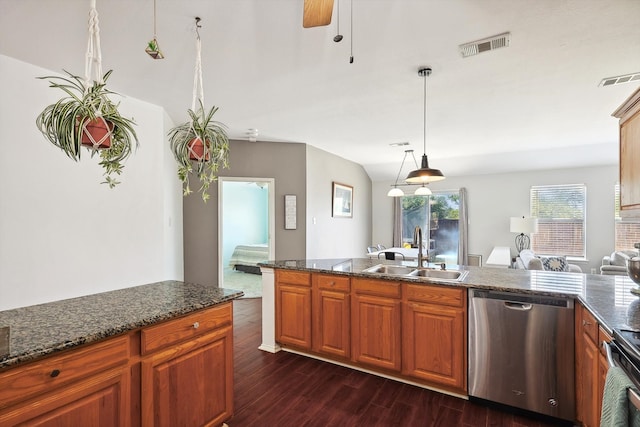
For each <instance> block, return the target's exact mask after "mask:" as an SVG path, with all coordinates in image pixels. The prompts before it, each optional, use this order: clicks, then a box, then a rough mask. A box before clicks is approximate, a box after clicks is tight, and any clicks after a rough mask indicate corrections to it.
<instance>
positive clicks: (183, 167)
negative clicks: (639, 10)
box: [169, 100, 229, 203]
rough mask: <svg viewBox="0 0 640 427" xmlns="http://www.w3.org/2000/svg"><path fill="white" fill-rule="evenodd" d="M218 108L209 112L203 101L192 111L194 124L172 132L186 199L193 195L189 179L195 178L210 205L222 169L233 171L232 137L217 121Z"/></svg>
mask: <svg viewBox="0 0 640 427" xmlns="http://www.w3.org/2000/svg"><path fill="white" fill-rule="evenodd" d="M216 111H218V107H215V106H214V107H212V108H211V109H210V110H209V111H206V110H205V109H204V105H203V104H202V101H201V100H199V108H198V109H197V110H196V111H194V110H188V113H189V118H190V120H189V121H187V122H185V123H182V124H180V125H178V126H176V127H174V128H172V129H171V130H170V131H169V144H170V146H171V151H172V152H173V155H174V157H175V159H176V161H177V162H178V178H179V179H180V181H182V183H183V193H184V195H185V196H187V195H189V194H191V193H192V191H191V188H190V187H189V175H190V174H192V173H193V174H195V175H196V176H197V177H198V180H199V181H200V189H199V190H198V192H200V193H201V195H202V200H203V201H204V202H205V203H206V201H207V200H208V199H209V193H208V190H209V186H210V184H211V183H212V182H213V181H215V180H216V179H218V176H217V174H218V169H219V168H220V166H222V167H224V168H228V167H229V137H228V135H227V131H226V127H225V125H224V124H222V123H220V122H217V121H215V120H213V115H214V114H215V113H216Z"/></svg>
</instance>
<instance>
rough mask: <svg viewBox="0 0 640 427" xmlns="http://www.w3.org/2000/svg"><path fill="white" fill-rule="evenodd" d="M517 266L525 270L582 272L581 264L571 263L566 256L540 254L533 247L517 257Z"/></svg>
mask: <svg viewBox="0 0 640 427" xmlns="http://www.w3.org/2000/svg"><path fill="white" fill-rule="evenodd" d="M515 267H516V268H520V269H524V270H546V271H568V272H571V273H582V269H581V268H580V266H578V265H575V264H569V263H568V262H567V258H566V257H564V256H559V255H554V256H539V255H536V254H535V253H534V252H533V251H532V250H531V249H524V250H522V251H521V252H520V254H519V255H518V256H517V258H516V265H515Z"/></svg>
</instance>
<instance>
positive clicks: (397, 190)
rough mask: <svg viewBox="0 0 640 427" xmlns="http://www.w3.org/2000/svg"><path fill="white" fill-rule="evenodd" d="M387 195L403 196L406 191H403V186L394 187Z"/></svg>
mask: <svg viewBox="0 0 640 427" xmlns="http://www.w3.org/2000/svg"><path fill="white" fill-rule="evenodd" d="M387 196H389V197H402V196H404V191H402V189H401V188H398V187H393V188H392V189H391V190H389V192H388V193H387Z"/></svg>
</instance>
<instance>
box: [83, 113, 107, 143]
mask: <svg viewBox="0 0 640 427" xmlns="http://www.w3.org/2000/svg"><path fill="white" fill-rule="evenodd" d="M112 130H113V123H111V122H107V121H105V120H104V119H102V118H97V119H94V120H91V121H88V122H85V124H84V129H83V130H82V145H87V146H89V147H92V148H93V147H95V148H109V147H111V131H112ZM94 142H95V144H94Z"/></svg>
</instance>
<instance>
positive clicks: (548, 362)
mask: <svg viewBox="0 0 640 427" xmlns="http://www.w3.org/2000/svg"><path fill="white" fill-rule="evenodd" d="M573 311H574V306H573V299H569V298H557V297H550V296H537V295H530V294H529V295H522V294H517V293H509V292H497V291H488V290H479V289H472V290H470V291H469V329H468V330H469V396H473V397H478V398H481V399H486V400H489V401H492V402H498V403H501V404H505V405H509V406H514V407H517V408H522V409H526V410H529V411H534V412H537V413H541V414H545V415H550V416H553V417H557V418H562V419H566V420H574V418H575V385H574V383H575V381H574V350H573V347H574V340H573V336H574V327H573V324H574V320H573V319H574V317H573Z"/></svg>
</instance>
